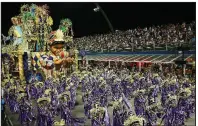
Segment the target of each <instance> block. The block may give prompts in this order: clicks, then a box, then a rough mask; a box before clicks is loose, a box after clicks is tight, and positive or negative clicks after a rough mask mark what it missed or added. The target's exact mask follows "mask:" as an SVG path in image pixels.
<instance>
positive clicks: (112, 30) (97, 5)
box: [93, 3, 114, 32]
mask: <svg viewBox="0 0 198 126" xmlns="http://www.w3.org/2000/svg"><path fill="white" fill-rule="evenodd" d="M94 4H95V6H96V8H94V9H93V10H94V12H101V13H102V15H103V16H104V18H105V20H106V21H107V23H108V25H109V28H110V30H111V32H114V29H113V26H112V24H111V22H110V21H109V19H108V17H107V15H106V13H105V12H104V10H103V9H102V8H101V6H100V5H99V4H98V3H94Z"/></svg>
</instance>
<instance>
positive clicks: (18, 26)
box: [2, 4, 78, 82]
mask: <svg viewBox="0 0 198 126" xmlns="http://www.w3.org/2000/svg"><path fill="white" fill-rule="evenodd" d="M11 21H12V23H13V25H12V26H11V28H10V29H9V31H8V36H7V37H6V36H4V35H2V38H3V39H2V40H3V42H2V74H3V75H5V74H12V75H14V76H16V77H19V78H20V80H26V81H27V82H28V81H29V80H30V79H31V78H32V77H31V75H30V74H27V71H31V73H34V74H40V75H42V76H41V77H40V78H46V77H52V76H53V77H57V76H58V75H60V73H62V72H64V74H66V69H68V68H70V67H73V70H72V71H76V70H77V67H78V66H77V60H75V59H78V51H77V50H75V47H71V49H70V50H65V48H64V47H65V46H64V45H65V43H72V42H73V30H72V22H71V20H70V19H67V18H66V19H62V20H61V21H60V25H59V29H58V30H55V31H52V28H51V26H52V25H53V19H52V17H51V16H50V15H49V7H48V6H47V5H43V6H37V5H35V4H32V5H23V6H22V7H21V9H20V14H19V15H17V16H14V17H12V18H11ZM71 45H72V44H71ZM56 47H57V49H56ZM52 50H55V51H54V52H53V51H52ZM67 61H68V62H67ZM60 62H61V63H60ZM74 65H75V66H74ZM74 67H75V69H74ZM72 71H70V73H71V72H72ZM24 73H26V74H24ZM29 73H30V72H29ZM52 73H53V75H52Z"/></svg>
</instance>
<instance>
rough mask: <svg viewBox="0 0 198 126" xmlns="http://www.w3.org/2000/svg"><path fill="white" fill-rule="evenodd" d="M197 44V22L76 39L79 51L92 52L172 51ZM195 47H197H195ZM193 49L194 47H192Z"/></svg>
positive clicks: (118, 31)
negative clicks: (193, 43) (179, 47)
mask: <svg viewBox="0 0 198 126" xmlns="http://www.w3.org/2000/svg"><path fill="white" fill-rule="evenodd" d="M192 42H195V22H194V21H193V22H191V23H182V24H179V23H178V24H167V25H161V26H150V27H145V28H140V27H137V28H135V29H130V30H127V31H120V30H116V31H115V32H114V33H108V34H96V35H93V36H84V37H81V38H75V39H74V45H75V46H76V47H77V48H78V49H79V50H87V51H92V52H110V51H114V52H115V51H116V52H118V51H138V50H139V51H144V50H171V49H174V47H178V46H181V45H183V44H189V43H192ZM194 47H195V46H194ZM191 48H192V47H191Z"/></svg>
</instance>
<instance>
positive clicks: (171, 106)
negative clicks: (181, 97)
mask: <svg viewBox="0 0 198 126" xmlns="http://www.w3.org/2000/svg"><path fill="white" fill-rule="evenodd" d="M166 106H167V107H166V108H165V115H164V116H163V117H162V121H161V123H162V122H164V125H165V126H172V125H173V124H174V120H175V115H176V112H177V110H178V108H177V96H176V95H173V96H170V95H169V96H168V99H167V101H166Z"/></svg>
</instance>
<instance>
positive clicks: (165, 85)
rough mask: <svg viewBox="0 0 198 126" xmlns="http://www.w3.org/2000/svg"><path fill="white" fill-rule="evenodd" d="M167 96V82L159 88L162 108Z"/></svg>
mask: <svg viewBox="0 0 198 126" xmlns="http://www.w3.org/2000/svg"><path fill="white" fill-rule="evenodd" d="M168 94H169V88H168V82H165V83H164V85H163V86H162V88H161V103H162V106H165V102H166V100H167V99H168Z"/></svg>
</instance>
